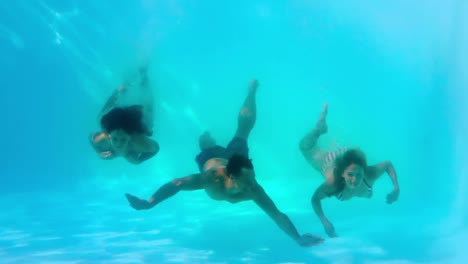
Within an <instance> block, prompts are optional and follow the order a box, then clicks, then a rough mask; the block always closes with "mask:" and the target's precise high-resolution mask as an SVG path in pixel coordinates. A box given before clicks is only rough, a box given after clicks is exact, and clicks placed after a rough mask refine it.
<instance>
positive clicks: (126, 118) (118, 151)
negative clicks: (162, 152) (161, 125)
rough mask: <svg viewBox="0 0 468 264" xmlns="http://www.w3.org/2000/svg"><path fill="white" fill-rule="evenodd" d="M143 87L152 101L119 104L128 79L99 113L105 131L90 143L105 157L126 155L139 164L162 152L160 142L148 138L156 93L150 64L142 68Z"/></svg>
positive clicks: (98, 133) (140, 73) (91, 139)
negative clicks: (119, 105)
mask: <svg viewBox="0 0 468 264" xmlns="http://www.w3.org/2000/svg"><path fill="white" fill-rule="evenodd" d="M139 77H140V87H141V89H142V91H143V92H144V93H145V95H146V96H147V97H148V99H150V100H149V102H148V103H146V104H145V105H131V106H125V107H118V106H117V101H118V99H119V98H120V97H121V96H122V95H123V94H125V93H126V91H127V88H128V87H127V86H130V82H126V83H125V84H123V85H122V86H120V87H119V88H118V89H117V90H116V91H115V92H114V93H113V94H112V96H111V97H110V98H109V99H108V100H107V102H106V104H105V105H104V107H103V109H102V110H101V112H100V114H99V122H100V125H101V128H102V131H99V132H94V133H92V134H91V136H90V143H91V145H92V146H93V148H94V150H95V151H96V152H97V153H98V154H99V156H100V157H101V158H103V159H106V160H110V159H114V158H116V157H119V156H120V157H123V158H125V159H126V160H127V161H129V162H131V163H133V164H140V163H142V162H143V161H145V160H148V159H150V158H152V157H153V156H155V155H156V154H157V153H158V152H159V144H158V143H157V142H156V141H155V140H153V139H151V138H149V137H150V136H152V134H153V132H152V128H153V96H152V93H151V88H150V87H149V82H148V73H147V67H146V66H144V67H141V68H140V70H139Z"/></svg>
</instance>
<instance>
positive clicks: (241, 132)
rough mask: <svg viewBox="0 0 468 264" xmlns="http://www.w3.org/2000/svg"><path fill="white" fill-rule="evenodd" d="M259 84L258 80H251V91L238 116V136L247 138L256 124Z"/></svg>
mask: <svg viewBox="0 0 468 264" xmlns="http://www.w3.org/2000/svg"><path fill="white" fill-rule="evenodd" d="M258 86H259V83H258V81H257V80H252V81H250V84H249V93H248V95H247V97H246V98H245V101H244V104H243V105H242V108H241V109H240V111H239V115H238V117H237V130H236V135H235V136H236V137H240V138H243V139H247V138H248V137H249V134H250V131H252V128H253V127H254V125H255V121H256V120H257V105H256V102H255V101H256V94H257V89H258Z"/></svg>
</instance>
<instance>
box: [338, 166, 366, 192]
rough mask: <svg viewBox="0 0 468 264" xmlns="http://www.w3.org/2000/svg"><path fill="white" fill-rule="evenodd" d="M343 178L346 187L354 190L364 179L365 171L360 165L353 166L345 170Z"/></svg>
mask: <svg viewBox="0 0 468 264" xmlns="http://www.w3.org/2000/svg"><path fill="white" fill-rule="evenodd" d="M342 176H343V178H344V179H345V183H346V187H348V188H351V189H353V188H356V186H358V185H359V184H361V182H362V179H364V169H363V168H362V167H361V166H359V165H356V164H351V165H349V166H348V167H347V168H346V169H345V171H344V172H343V175H342Z"/></svg>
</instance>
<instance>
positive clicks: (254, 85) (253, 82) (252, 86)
mask: <svg viewBox="0 0 468 264" xmlns="http://www.w3.org/2000/svg"><path fill="white" fill-rule="evenodd" d="M258 86H260V84H259V83H258V80H257V79H252V80H251V81H250V83H249V93H253V94H255V93H256V92H257V89H258Z"/></svg>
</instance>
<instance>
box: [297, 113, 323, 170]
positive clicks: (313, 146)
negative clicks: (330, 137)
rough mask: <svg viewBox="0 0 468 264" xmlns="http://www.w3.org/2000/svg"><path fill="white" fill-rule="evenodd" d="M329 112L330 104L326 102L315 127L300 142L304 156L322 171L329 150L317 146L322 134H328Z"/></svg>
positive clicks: (315, 167)
mask: <svg viewBox="0 0 468 264" xmlns="http://www.w3.org/2000/svg"><path fill="white" fill-rule="evenodd" d="M327 113H328V104H325V105H324V106H323V109H322V113H321V114H320V117H319V119H318V121H317V123H316V125H315V127H314V129H313V130H312V131H311V132H309V133H307V134H306V135H305V136H304V137H303V138H302V139H301V141H300V143H299V149H300V150H301V153H302V155H303V156H304V158H305V159H306V160H307V161H308V162H309V163H310V164H311V165H312V167H314V169H316V170H318V171H319V172H321V169H322V168H321V167H322V164H323V162H324V160H325V157H326V153H327V152H325V151H323V150H321V149H319V148H318V147H317V141H318V139H319V138H320V136H321V135H323V134H326V133H327V131H328V127H327V120H326V118H327Z"/></svg>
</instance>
